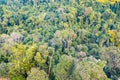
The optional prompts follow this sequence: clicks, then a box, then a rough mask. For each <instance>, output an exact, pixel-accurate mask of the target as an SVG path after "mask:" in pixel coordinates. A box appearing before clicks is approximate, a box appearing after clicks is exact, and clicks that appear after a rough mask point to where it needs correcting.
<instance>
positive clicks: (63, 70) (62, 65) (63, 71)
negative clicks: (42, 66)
mask: <svg viewBox="0 0 120 80" xmlns="http://www.w3.org/2000/svg"><path fill="white" fill-rule="evenodd" d="M73 63H74V60H73V58H72V57H70V56H67V55H63V56H61V58H60V62H59V63H58V64H57V66H56V68H55V78H56V80H61V79H62V80H70V75H71V72H72V68H73Z"/></svg>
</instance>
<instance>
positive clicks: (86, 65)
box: [73, 61, 109, 80]
mask: <svg viewBox="0 0 120 80" xmlns="http://www.w3.org/2000/svg"><path fill="white" fill-rule="evenodd" d="M104 66H105V63H102V62H99V64H97V63H96V62H93V61H80V62H78V64H77V65H76V67H75V70H74V72H73V80H101V79H103V80H109V79H108V78H107V77H106V75H105V73H104V71H103V67H104Z"/></svg>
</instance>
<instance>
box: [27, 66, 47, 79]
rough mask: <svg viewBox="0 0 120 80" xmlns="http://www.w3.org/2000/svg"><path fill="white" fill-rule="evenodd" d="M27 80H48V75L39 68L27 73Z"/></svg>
mask: <svg viewBox="0 0 120 80" xmlns="http://www.w3.org/2000/svg"><path fill="white" fill-rule="evenodd" d="M27 80H48V75H47V74H46V72H45V71H44V70H40V69H39V68H31V70H30V71H29V72H28V77H27Z"/></svg>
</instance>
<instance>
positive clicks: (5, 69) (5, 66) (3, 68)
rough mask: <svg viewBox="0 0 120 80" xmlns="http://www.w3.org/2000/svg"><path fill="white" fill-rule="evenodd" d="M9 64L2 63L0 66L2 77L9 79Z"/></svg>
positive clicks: (0, 75)
mask: <svg viewBox="0 0 120 80" xmlns="http://www.w3.org/2000/svg"><path fill="white" fill-rule="evenodd" d="M8 76H9V75H8V64H7V63H3V62H2V63H1V64H0V77H8Z"/></svg>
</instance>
